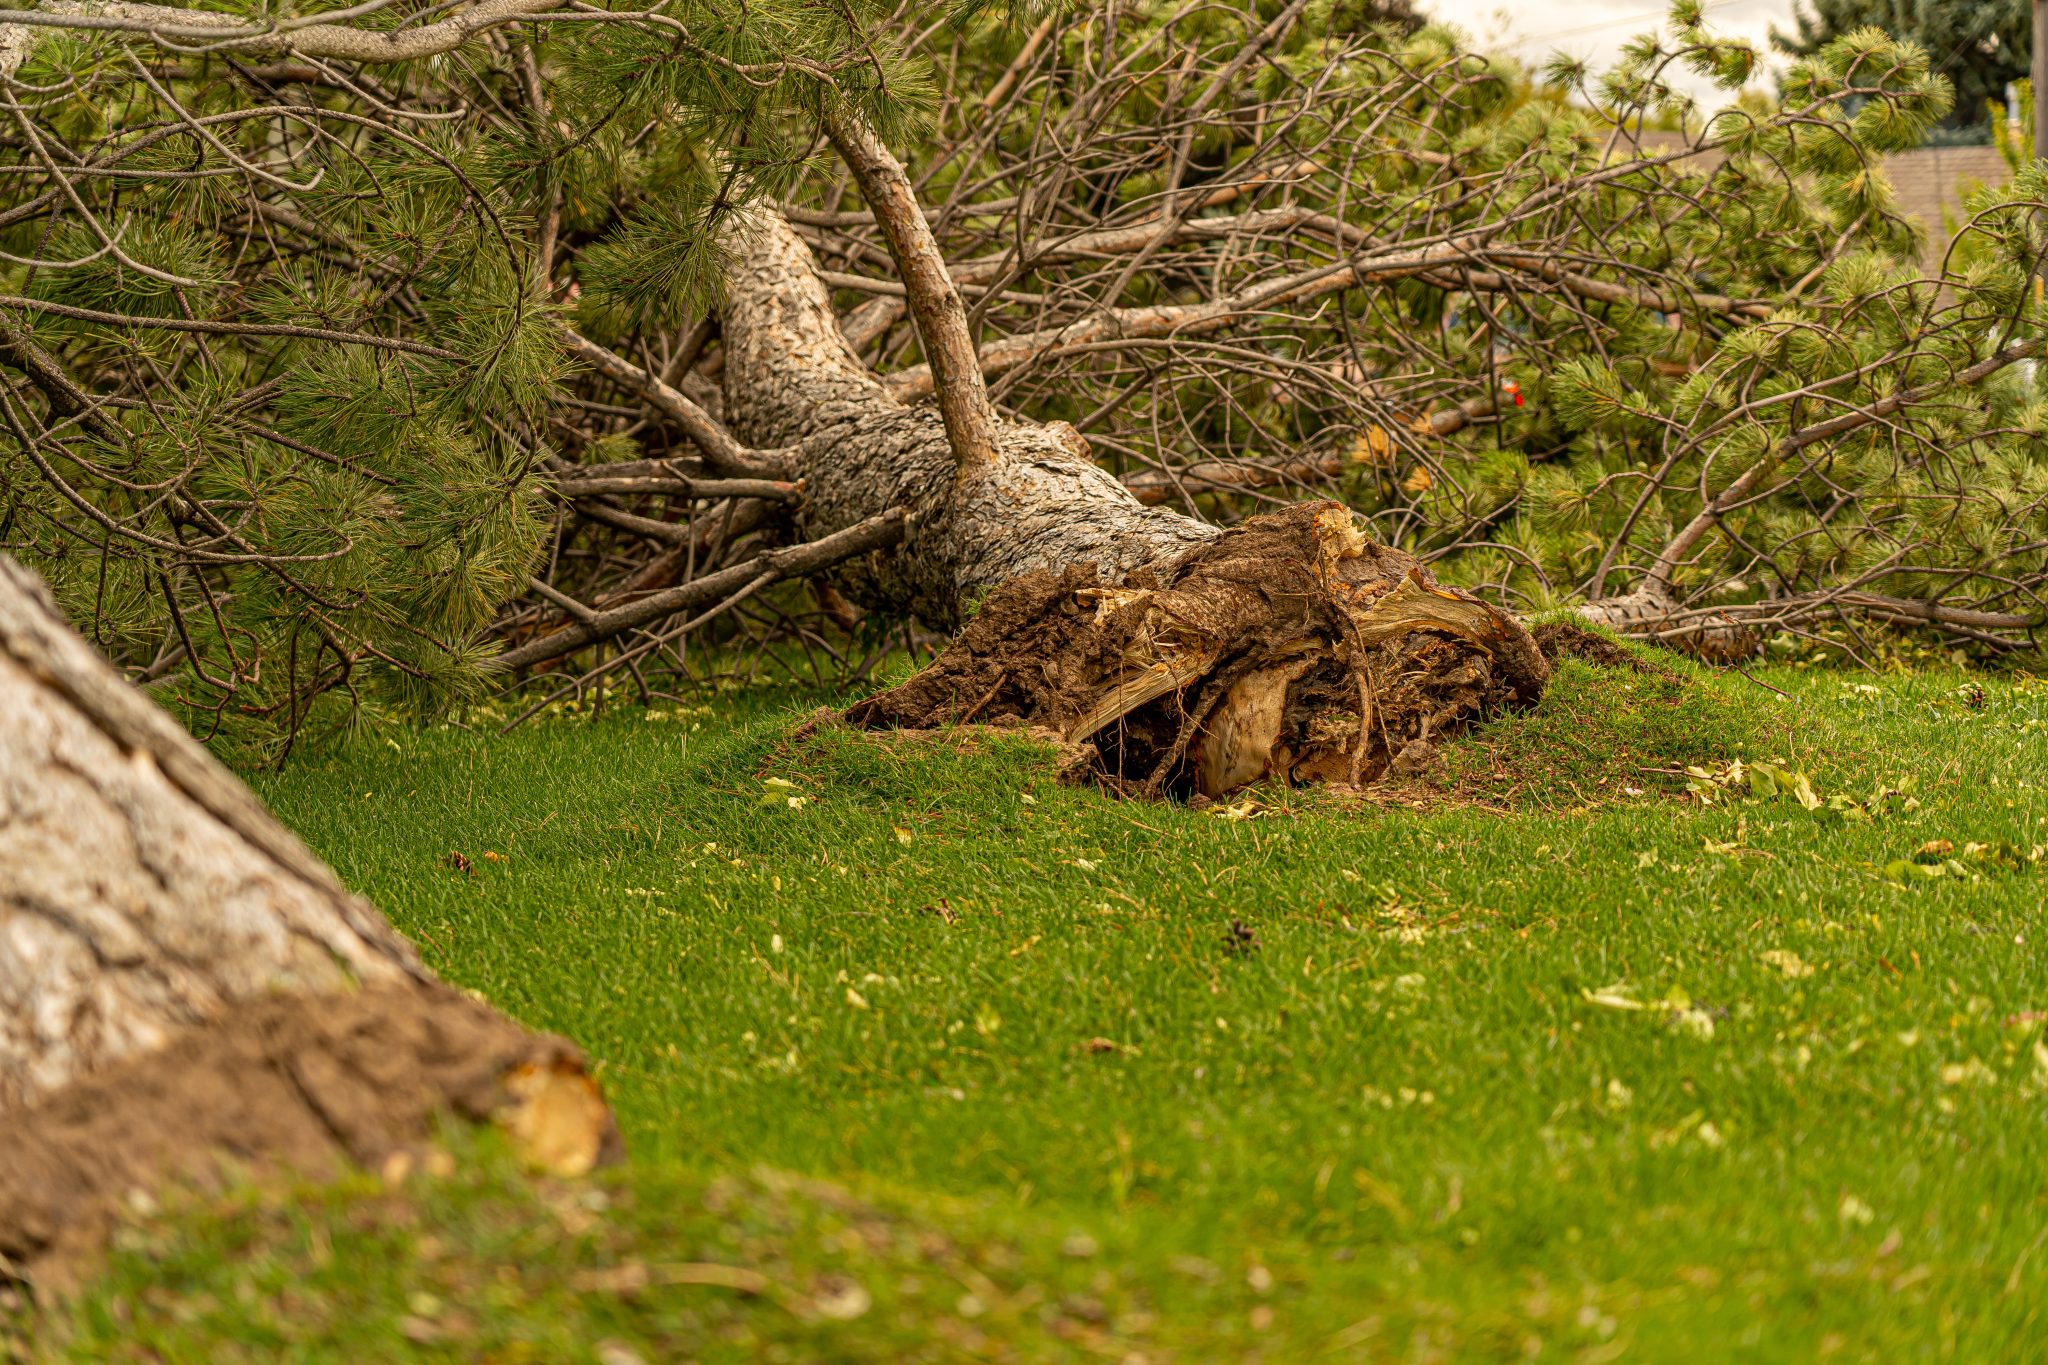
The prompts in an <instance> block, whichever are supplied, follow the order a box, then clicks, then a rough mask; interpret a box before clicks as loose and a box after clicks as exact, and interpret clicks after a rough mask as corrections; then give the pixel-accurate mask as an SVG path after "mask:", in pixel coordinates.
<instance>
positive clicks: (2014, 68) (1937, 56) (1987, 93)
mask: <svg viewBox="0 0 2048 1365" xmlns="http://www.w3.org/2000/svg"><path fill="white" fill-rule="evenodd" d="M1808 3H1811V5H1812V9H1811V10H1809V9H1808V8H1807V4H1808ZM1792 21H1793V25H1794V30H1793V32H1791V33H1785V32H1783V31H1782V30H1779V29H1777V28H1775V27H1774V28H1773V29H1772V30H1771V43H1772V45H1773V46H1774V47H1776V48H1777V49H1778V50H1779V51H1780V52H1784V53H1787V54H1789V55H1791V56H1795V57H1811V56H1813V55H1814V54H1815V53H1817V52H1819V51H1820V50H1821V49H1822V48H1823V47H1825V46H1827V44H1829V43H1831V42H1833V41H1834V40H1835V39H1837V38H1840V37H1842V36H1843V35H1844V34H1848V33H1853V32H1855V31H1856V30H1857V29H1863V28H1877V29H1883V30H1884V31H1885V32H1886V33H1889V34H1891V36H1892V37H1894V38H1897V39H1900V40H1902V41H1904V42H1909V43H1918V44H1919V45H1920V46H1921V47H1922V48H1924V49H1926V52H1927V61H1928V68H1929V70H1931V71H1933V72H1934V73H1935V74H1937V75H1941V76H1946V77H1947V78H1948V80H1949V82H1950V84H1952V85H1953V86H1955V91H1956V94H1955V108H1954V110H1953V111H1952V112H1951V113H1950V115H1949V117H1948V118H1947V119H1945V120H1944V121H1943V124H1942V128H1943V130H1944V131H1946V132H1947V133H1948V135H1949V136H1951V137H1955V138H1959V139H1961V140H1966V141H1969V142H1988V141H1990V130H1989V128H1988V126H1987V124H1988V122H1989V120H1990V118H1991V115H1990V112H1989V111H1990V110H1992V109H1998V110H2001V111H2002V110H2003V109H2004V108H2005V88H2006V84H2007V83H2008V82H2010V81H2016V80H2019V79H2021V78H2023V77H2025V76H2026V75H2027V71H2028V54H2029V53H2030V52H2031V51H2032V50H2033V41H2034V29H2033V7H2032V5H2031V4H2029V3H2028V0H1801V3H1799V4H1796V5H1795V6H1794V7H1793V10H1792ZM2000 116H2001V117H2002V114H2001V115H2000Z"/></svg>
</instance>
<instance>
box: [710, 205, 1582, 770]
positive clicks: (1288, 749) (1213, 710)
mask: <svg viewBox="0 0 2048 1365" xmlns="http://www.w3.org/2000/svg"><path fill="white" fill-rule="evenodd" d="M874 197H875V196H874V195H872V194H871V196H870V199H871V202H872V201H873V199H874ZM752 230H753V235H752V238H751V240H750V243H749V245H748V247H747V249H745V250H743V251H742V252H741V253H740V256H739V259H738V261H737V263H736V265H735V266H734V267H733V269H732V270H731V271H730V272H729V278H728V291H727V301H726V306H725V315H724V336H725V348H726V356H725V366H724V375H725V385H726V417H727V420H728V421H729V422H731V423H732V424H733V425H734V427H735V428H736V431H737V434H738V435H739V437H740V438H741V439H742V440H743V441H745V442H746V443H748V444H750V445H753V446H757V447H787V448H790V449H791V450H793V452H794V455H795V462H796V472H797V473H798V474H799V475H800V476H801V477H802V479H803V480H804V485H805V488H806V491H807V493H808V498H807V500H806V502H805V503H804V504H803V506H802V508H801V510H800V512H799V517H800V523H801V524H800V530H801V531H802V532H803V533H804V534H805V536H806V537H807V538H813V539H815V538H817V537H821V536H825V535H829V534H832V533H835V532H840V531H844V530H845V529H847V528H848V527H851V526H855V525H858V524H861V523H863V522H865V521H867V520H868V519H870V518H873V517H875V516H878V515H880V514H882V513H884V512H886V511H887V510H888V509H890V508H892V507H901V508H904V509H906V510H907V512H908V517H907V520H906V529H905V534H904V536H903V539H902V542H901V544H900V545H898V546H896V547H895V548H893V549H889V550H884V551H877V552H875V553H873V554H869V555H867V556H864V557H863V558H861V559H859V560H857V561H854V562H852V563H851V564H849V565H846V566H843V567H842V568H841V569H840V570H839V576H840V582H841V586H842V587H843V588H845V589H846V590H847V591H848V593H849V595H850V596H853V597H854V598H856V599H857V600H859V601H861V602H862V603H863V604H864V605H868V606H871V607H881V608H884V609H887V610H894V611H898V612H904V613H909V614H914V615H916V616H918V617H920V618H922V619H923V620H925V621H926V622H927V623H929V624H932V625H934V626H939V627H942V628H953V627H956V626H959V625H961V624H962V623H967V625H966V629H965V630H964V631H962V632H961V634H960V635H959V637H958V638H957V639H956V640H955V642H954V643H953V645H952V646H951V647H950V648H949V649H948V650H947V651H946V653H945V655H944V656H942V657H941V659H940V660H939V661H938V662H937V663H936V664H935V665H933V667H932V668H930V669H928V670H927V671H926V672H925V673H923V674H921V675H919V676H918V677H917V678H914V679H912V680H911V681H910V682H909V683H907V684H905V685H904V686H903V687H901V688H899V689H896V690H895V691H893V692H889V693H885V694H883V695H882V696H880V697H877V698H874V699H872V700H870V701H869V702H866V703H863V704H862V705H861V706H858V707H856V708H854V710H853V712H852V713H851V715H852V717H853V718H854V719H855V720H856V721H859V722H862V723H867V724H878V725H899V726H935V725H944V724H951V723H958V722H963V721H968V720H981V721H999V722H1014V723H1025V724H1034V725H1041V726H1050V727H1053V728H1055V729H1057V730H1059V731H1060V732H1061V734H1062V735H1063V736H1064V737H1065V738H1066V739H1067V740H1069V741H1071V742H1074V743H1087V744H1091V745H1093V746H1094V748H1095V750H1096V761H1097V763H1098V766H1099V769H1100V771H1101V773H1102V775H1103V776H1104V777H1105V778H1106V779H1109V780H1112V781H1115V782H1118V783H1122V784H1127V785H1129V786H1131V787H1133V788H1134V789H1136V790H1140V791H1143V792H1146V793H1149V794H1158V793H1162V792H1199V793H1200V794H1202V795H1204V796H1210V797H1213V796H1219V795H1222V794H1223V793H1225V792H1228V791H1230V790H1233V789H1234V788H1236V787H1239V786H1242V785H1244V784H1245V783H1247V782H1251V781H1254V780H1256V779H1258V778H1261V777H1267V776H1279V777H1283V778H1286V779H1289V780H1322V781H1340V782H1349V783H1353V784H1356V783H1360V782H1365V781H1370V780H1373V779H1375V778H1377V777H1379V776H1381V775H1382V774H1383V773H1384V772H1385V771H1387V769H1388V768H1389V767H1391V766H1392V765H1393V764H1394V763H1395V762H1396V760H1397V759H1402V758H1404V756H1405V758H1406V759H1407V760H1408V762H1409V764H1410V765H1411V766H1412V765H1413V764H1416V763H1421V762H1425V761H1427V759H1428V757H1429V756H1430V753H1431V752H1432V750H1431V741H1432V739H1433V738H1435V737H1438V736H1442V735H1445V734H1447V733H1450V732H1454V731H1456V730H1457V729H1459V728H1461V727H1463V726H1465V725H1467V724H1469V723H1470V722H1471V721H1473V720H1474V719H1477V718H1479V717H1481V716H1483V715H1486V714H1488V713H1491V712H1493V711H1496V710H1499V709H1501V708H1503V707H1508V706H1519V705H1528V704H1532V703H1534V702H1535V700H1536V699H1537V698H1538V697H1539V696H1540V695H1541V692H1542V688H1543V684H1544V682H1545V681H1546V679H1547V678H1548V674H1549V670H1548V667H1547V665H1546V664H1545V663H1544V660H1543V657H1542V655H1541V653H1540V652H1539V651H1538V650H1537V649H1536V646H1535V643H1534V642H1533V641H1532V640H1531V639H1530V637H1529V634H1528V632H1527V631H1526V630H1525V629H1524V628H1523V627H1522V625H1521V623H1520V622H1518V621H1516V620H1515V619H1514V618H1513V617H1512V616H1510V615H1508V614H1507V613H1505V612H1502V611H1499V610H1497V609H1496V608H1493V607H1491V606H1489V605H1487V604H1485V603H1483V602H1480V601H1479V600H1478V599H1476V598H1473V597H1471V596H1470V595H1469V594H1465V593H1461V592H1457V591H1454V590H1451V589H1446V588H1443V587H1441V586H1439V585H1437V584H1436V583H1435V582H1434V581H1433V580H1432V579H1431V577H1430V575H1429V573H1428V571H1427V570H1426V569H1425V568H1424V567H1423V565H1422V564H1420V563H1419V562H1418V561H1416V560H1415V559H1414V558H1413V557H1411V556H1409V555H1406V554H1403V553H1401V552H1400V551H1397V550H1392V549H1388V548H1386V547H1384V546H1380V545H1377V544H1374V543H1373V542H1372V541H1370V540H1368V539H1367V538H1366V537H1365V536H1363V535H1362V534H1360V533H1359V531H1358V530H1357V529H1356V526H1355V524H1354V521H1353V518H1352V517H1351V515H1350V514H1349V513H1348V512H1347V511H1345V510H1344V509H1343V508H1342V507H1340V506H1339V505H1337V504H1335V503H1313V504H1305V505H1303V506H1300V507H1296V508H1292V509H1289V510H1287V511H1284V512H1279V513H1275V514H1272V515H1269V516H1265V517H1256V518H1253V519H1251V520H1250V521H1247V522H1246V523H1245V524H1244V525H1243V526H1241V527H1239V528H1236V529H1234V530H1231V531H1228V532H1226V531H1222V530H1220V529H1219V528H1217V527H1213V526H1209V525H1205V524H1203V523H1201V522H1198V521H1195V520H1193V519H1191V518H1189V517H1185V516H1181V515H1179V514H1178V513H1175V512H1170V511H1166V510H1164V509H1160V508H1148V507H1145V506H1143V505H1142V504H1141V503H1140V502H1139V501H1138V500H1137V498H1136V497H1134V496H1133V495H1132V493H1131V492H1130V490H1129V489H1127V488H1126V487H1125V486H1124V485H1123V484H1122V483H1120V482H1119V481H1118V480H1116V479H1115V478H1114V477H1112V476H1111V475H1110V474H1109V473H1108V472H1107V471H1105V470H1103V469H1102V468H1101V467H1100V466H1098V465H1096V464H1095V463H1094V462H1093V461H1091V460H1090V459H1089V458H1088V447H1087V443H1086V442H1085V441H1084V440H1083V439H1082V438H1081V436H1080V435H1079V434H1078V433H1076V432H1075V431H1074V430H1073V429H1072V428H1071V427H1068V426H1066V425H1064V424H1059V423H1055V424H1052V425H1045V426H1041V425H1037V424H1033V423H1028V422H1023V421H1014V420H1007V419H1002V418H999V417H997V418H992V419H991V426H990V428H989V429H988V430H987V431H986V434H987V435H988V437H989V444H991V445H992V447H993V450H994V457H993V458H992V459H984V458H976V459H968V458H966V457H965V456H964V455H962V454H961V453H960V451H959V449H958V447H957V442H953V443H949V439H948V437H949V430H948V426H947V424H946V422H945V421H943V420H942V417H941V413H940V411H938V410H937V409H936V408H934V407H933V406H915V405H905V404H903V403H900V402H898V401H897V400H896V399H894V398H892V397H891V396H890V394H889V392H888V391H887V389H886V388H885V387H884V385H883V384H882V383H881V382H880V381H878V380H877V379H876V377H875V376H874V375H873V374H871V373H870V372H869V371H868V370H867V369H866V367H864V366H863V365H862V364H861V363H860V361H859V359H858V358H857V357H856V356H855V355H854V353H853V351H852V349H851V348H850V347H849V346H848V345H847V343H846V341H845V340H844V338H843V337H842V336H841V334H840V330H839V326H838V321H837V319H836V317H835V316H834V314H833V311H832V308H831V303H830V297H829V295H828V294H827V292H826V289H825V286H824V285H823V283H822V282H821V281H820V279H819V276H818V271H817V265H816V262H815V260H814V259H813V258H812V255H811V252H810V249H809V248H808V247H807V246H806V245H805V244H804V243H803V241H802V240H801V239H800V238H798V237H797V236H796V234H795V233H794V232H793V231H791V230H790V228H789V226H788V224H787V223H786V222H785V221H784V220H783V219H781V218H780V217H778V216H776V215H773V214H766V213H763V214H759V215H757V217H756V219H755V221H754V223H753V224H752ZM953 349H954V350H958V349H959V348H958V347H957V346H955V347H953ZM954 420H955V424H956V425H959V424H961V422H962V421H963V420H964V419H961V418H959V417H957V416H956V417H955V419H954Z"/></svg>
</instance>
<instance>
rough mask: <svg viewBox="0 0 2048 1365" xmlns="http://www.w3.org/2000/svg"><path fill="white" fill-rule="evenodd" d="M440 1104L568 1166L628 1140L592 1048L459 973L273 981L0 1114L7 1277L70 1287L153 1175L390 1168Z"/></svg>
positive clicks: (180, 1177) (567, 1169) (612, 1153)
mask: <svg viewBox="0 0 2048 1365" xmlns="http://www.w3.org/2000/svg"><path fill="white" fill-rule="evenodd" d="M443 1115H446V1116H451V1117H457V1118H464V1119H469V1120H474V1121H487V1120H494V1119H495V1120H496V1121H498V1122H500V1123H502V1124H503V1125H504V1126H505V1127H506V1128H507V1129H508V1130H509V1131H510V1132H511V1133H512V1136H513V1138H514V1140H515V1142H516V1143H518V1144H519V1145H521V1146H522V1147H524V1148H525V1149H526V1151H527V1154H528V1156H529V1158H530V1159H533V1160H535V1161H537V1162H538V1163H539V1164H542V1165H547V1166H551V1167H553V1168H554V1169H557V1170H559V1171H561V1172H563V1173H575V1172H576V1171H577V1169H578V1168H579V1167H580V1168H581V1169H588V1168H589V1167H590V1166H591V1165H593V1164H596V1163H598V1162H601V1161H607V1160H611V1159H613V1158H615V1157H616V1156H617V1155H618V1154H619V1137H618V1130H617V1128H616V1127H615V1126H614V1125H613V1123H612V1120H611V1116H610V1113H609V1111H608V1110H605V1109H604V1106H603V1102H602V1100H601V1099H599V1098H598V1097H597V1091H596V1087H595V1086H594V1084H592V1083H591V1082H590V1080H589V1078H588V1077H587V1076H586V1075H585V1074H584V1070H583V1064H582V1056H581V1054H580V1053H579V1052H577V1050H576V1049H575V1048H574V1047H573V1046H571V1045H570V1044H568V1043H566V1042H563V1041H562V1040H560V1039H558V1038H550V1037H545V1036H540V1035H535V1034H531V1033H528V1032H526V1031H525V1030H524V1029H522V1028H520V1027H519V1026H518V1025H516V1024H514V1023H512V1022H511V1021H510V1020H508V1019H505V1018H504V1017H503V1016H501V1015H498V1014H496V1013H494V1012H492V1011H491V1010H489V1009H487V1008H485V1007H484V1006H482V1005H480V1004H478V1003H476V1002H475V1001H473V1000H470V999H469V998H468V997H466V996H464V995H463V994H461V993H460V992H459V991H456V990H453V989H451V988H449V987H446V986H441V985H424V984H412V983H408V984H405V985H396V986H376V987H366V988H364V989H362V990H359V991H354V992H351V993H347V994H341V995H331V996H319V997H311V998H309V997H305V996H277V997H271V998H266V999H262V1000H257V1001H252V1002H249V1003H246V1004H241V1005H236V1006H233V1007H231V1008H230V1009H229V1010H228V1011H227V1012H226V1013H225V1014H224V1015H222V1017H220V1018H219V1019H216V1020H214V1021H212V1022H209V1023H207V1024H204V1025H201V1026H199V1027H196V1028H193V1029H191V1030H189V1031H187V1032H186V1033H184V1034H181V1035H180V1036H179V1037H177V1038H176V1039H174V1040H173V1041H172V1042H171V1043H170V1044H169V1045H168V1046H166V1047H164V1048H162V1049H159V1050H157V1051H154V1052H149V1053H146V1054H144V1055H141V1056H137V1057H134V1058H131V1059H129V1060H127V1061H124V1062H122V1063H119V1064H117V1065H115V1066H112V1067H109V1068H107V1069H106V1070H104V1071H102V1072H99V1073H98V1074H96V1075H94V1076H92V1077H90V1078H88V1079H86V1080H84V1081H81V1082H78V1083H77V1084H74V1085H70V1086H67V1087H65V1088H64V1089H62V1090H59V1091H57V1092H56V1093H55V1094H53V1095H51V1096H50V1097H48V1098H47V1099H45V1100H43V1101H42V1102H40V1103H39V1104H35V1105H32V1106H30V1107H28V1108H26V1109H23V1110H20V1111H18V1112H14V1113H10V1114H8V1115H6V1116H5V1117H4V1118H0V1153H4V1154H5V1155H4V1157H0V1280H4V1279H6V1278H23V1279H26V1280H27V1281H28V1282H29V1283H30V1285H31V1286H33V1287H34V1288H35V1290H36V1291H37V1292H38V1294H39V1295H45V1294H49V1293H53V1292H54V1293H58V1294H62V1293H63V1292H65V1291H67V1290H69V1289H71V1288H73V1287H75V1286H76V1285H77V1284H78V1283H79V1281H80V1279H81V1278H82V1276H83V1274H84V1272H85V1271H86V1270H88V1269H89V1268H90V1266H91V1265H92V1263H93V1259H94V1257H95V1256H96V1255H97V1253H98V1251H99V1250H100V1248H101V1247H102V1246H104V1244H105V1242H106V1239H107V1237H108V1235H109V1234H110V1233H111V1231H112V1230H113V1228H114V1227H115V1226H116V1225H117V1223H118V1222H119V1221H120V1219H121V1218H122V1217H123V1216H124V1213H127V1212H132V1211H133V1210H134V1209H135V1208H136V1206H137V1204H138V1201H142V1199H143V1196H146V1195H147V1194H148V1192H149V1191H152V1190H157V1189H159V1188H161V1187H163V1186H164V1185H166V1184H167V1183H168V1184H172V1185H184V1186H186V1187H189V1188H195V1189H212V1188H218V1187H220V1186H221V1185H222V1184H224V1183H225V1182H227V1181H229V1180H232V1179H235V1178H237V1177H246V1176H249V1175H255V1174H263V1173H284V1172H289V1173H292V1174H294V1175H299V1176H307V1177H316V1178H317V1177H324V1176H331V1175H333V1174H335V1173H336V1172H337V1171H338V1170H339V1169H340V1168H341V1167H342V1165H343V1163H344V1162H354V1163H356V1164H358V1165H361V1166H365V1167H369V1168H371V1169H376V1168H378V1167H380V1166H382V1165H383V1164H384V1163H385V1162H386V1161H388V1160H390V1159H391V1158H392V1157H393V1155H394V1153H401V1152H405V1153H409V1152H410V1151H411V1150H412V1149H413V1148H415V1147H417V1146H420V1145H421V1144H423V1143H425V1142H426V1140H427V1139H428V1138H429V1136H430V1133H431V1128H432V1124H433V1121H434V1120H435V1118H436V1117H437V1116H443ZM143 1206H144V1207H146V1206H147V1205H146V1202H144V1204H143Z"/></svg>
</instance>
